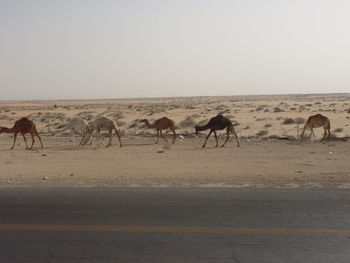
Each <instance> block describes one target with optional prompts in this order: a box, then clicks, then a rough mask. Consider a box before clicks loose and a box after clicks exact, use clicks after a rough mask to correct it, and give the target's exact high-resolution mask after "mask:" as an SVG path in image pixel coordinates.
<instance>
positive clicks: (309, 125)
mask: <svg viewBox="0 0 350 263" xmlns="http://www.w3.org/2000/svg"><path fill="white" fill-rule="evenodd" d="M320 127H323V129H324V135H323V138H322V139H321V142H322V141H324V140H325V139H327V140H328V139H329V137H330V136H331V123H330V121H329V119H328V118H327V117H326V116H323V115H321V114H315V115H311V116H310V117H309V118H308V119H307V120H306V122H305V125H304V128H303V131H302V132H301V134H300V138H301V140H302V141H303V140H304V137H305V131H306V129H310V130H311V133H310V136H309V138H310V137H311V135H314V137H315V134H314V131H313V128H320Z"/></svg>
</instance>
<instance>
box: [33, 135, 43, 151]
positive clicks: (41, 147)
mask: <svg viewBox="0 0 350 263" xmlns="http://www.w3.org/2000/svg"><path fill="white" fill-rule="evenodd" d="M35 135H36V136H37V137H38V138H39V141H40V144H41V148H42V149H44V145H43V142H42V141H41V138H40V136H39V133H37V132H36V133H35Z"/></svg>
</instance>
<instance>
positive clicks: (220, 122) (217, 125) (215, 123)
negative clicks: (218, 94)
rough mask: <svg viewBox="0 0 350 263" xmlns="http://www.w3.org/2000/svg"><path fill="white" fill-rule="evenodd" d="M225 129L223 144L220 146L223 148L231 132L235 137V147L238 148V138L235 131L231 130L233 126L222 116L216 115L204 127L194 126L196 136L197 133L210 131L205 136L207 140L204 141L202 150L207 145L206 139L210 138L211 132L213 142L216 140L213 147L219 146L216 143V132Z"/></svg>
mask: <svg viewBox="0 0 350 263" xmlns="http://www.w3.org/2000/svg"><path fill="white" fill-rule="evenodd" d="M225 128H226V140H225V142H224V144H223V145H221V147H224V146H225V144H226V142H227V140H228V138H229V136H230V132H232V133H233V134H234V136H235V137H236V140H237V147H239V141H238V137H237V134H236V131H235V129H234V128H233V125H232V122H231V121H230V120H229V119H227V118H225V117H224V116H222V114H218V115H217V116H215V117H213V118H211V119H210V120H209V122H208V123H207V124H206V125H204V126H196V127H195V129H196V134H198V132H199V131H204V130H208V129H210V132H209V134H208V136H207V138H206V139H205V142H204V144H203V146H202V147H203V148H204V147H205V145H206V144H207V141H208V138H209V136H210V134H211V133H212V132H214V136H215V140H216V146H215V147H218V146H219V142H218V136H217V135H216V130H223V129H225Z"/></svg>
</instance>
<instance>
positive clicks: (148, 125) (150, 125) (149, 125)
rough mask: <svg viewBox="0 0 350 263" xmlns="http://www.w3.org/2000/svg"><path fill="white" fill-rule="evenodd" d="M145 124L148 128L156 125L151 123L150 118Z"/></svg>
mask: <svg viewBox="0 0 350 263" xmlns="http://www.w3.org/2000/svg"><path fill="white" fill-rule="evenodd" d="M145 124H146V126H147V127H148V128H154V127H155V125H154V124H150V123H149V121H148V120H145Z"/></svg>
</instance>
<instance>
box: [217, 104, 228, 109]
mask: <svg viewBox="0 0 350 263" xmlns="http://www.w3.org/2000/svg"><path fill="white" fill-rule="evenodd" d="M225 109H226V106H225V105H224V104H221V105H218V106H216V107H215V110H225Z"/></svg>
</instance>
